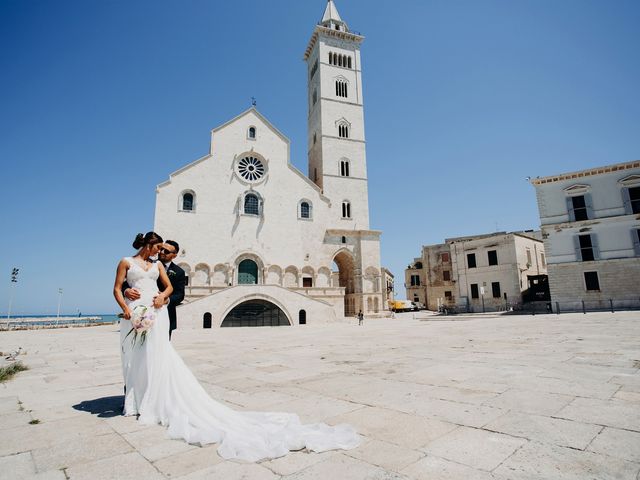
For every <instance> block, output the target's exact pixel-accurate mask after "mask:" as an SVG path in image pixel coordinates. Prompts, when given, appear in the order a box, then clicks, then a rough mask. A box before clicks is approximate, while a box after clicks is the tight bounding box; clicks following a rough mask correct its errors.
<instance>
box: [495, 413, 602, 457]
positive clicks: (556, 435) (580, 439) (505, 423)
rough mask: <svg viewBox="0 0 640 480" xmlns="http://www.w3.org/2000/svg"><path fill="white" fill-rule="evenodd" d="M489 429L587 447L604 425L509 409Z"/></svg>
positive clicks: (528, 437)
mask: <svg viewBox="0 0 640 480" xmlns="http://www.w3.org/2000/svg"><path fill="white" fill-rule="evenodd" d="M484 428H485V429H486V430H491V431H494V432H499V433H505V434H507V435H512V436H515V437H522V438H527V439H530V440H536V441H538V442H546V443H553V444H554V445H559V446H561V447H570V448H576V449H578V450H584V449H585V448H587V445H589V443H590V442H591V441H592V440H593V439H594V438H595V437H596V436H597V435H598V433H600V431H601V430H602V427H601V426H600V425H592V424H587V423H581V422H575V421H571V420H563V419H559V418H551V417H545V416H541V415H530V414H526V413H520V412H508V413H506V414H504V415H503V416H501V417H500V418H497V419H496V420H494V421H492V422H489V423H488V424H487V425H485V426H484Z"/></svg>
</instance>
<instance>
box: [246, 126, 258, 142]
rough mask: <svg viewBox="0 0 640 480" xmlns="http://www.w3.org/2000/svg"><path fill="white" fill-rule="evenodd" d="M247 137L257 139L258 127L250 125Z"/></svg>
mask: <svg viewBox="0 0 640 480" xmlns="http://www.w3.org/2000/svg"><path fill="white" fill-rule="evenodd" d="M247 138H249V139H250V140H255V139H256V127H249V131H248V132H247Z"/></svg>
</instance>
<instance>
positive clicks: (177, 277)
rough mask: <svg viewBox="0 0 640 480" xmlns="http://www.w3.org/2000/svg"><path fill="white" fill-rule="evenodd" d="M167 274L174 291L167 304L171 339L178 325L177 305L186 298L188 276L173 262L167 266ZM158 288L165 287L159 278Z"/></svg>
mask: <svg viewBox="0 0 640 480" xmlns="http://www.w3.org/2000/svg"><path fill="white" fill-rule="evenodd" d="M167 276H168V277H169V281H170V282H171V286H172V287H173V293H172V294H171V296H170V297H169V305H167V310H168V311H169V340H171V332H173V331H174V330H175V329H176V327H177V326H178V322H177V317H176V307H177V306H178V305H180V304H181V303H182V300H184V287H185V284H186V283H187V277H186V275H185V274H184V270H183V269H182V268H180V267H179V266H178V265H176V264H175V263H173V262H171V263H170V264H169V266H168V267H167ZM158 288H159V289H160V290H162V289H163V286H162V283H161V282H160V280H158Z"/></svg>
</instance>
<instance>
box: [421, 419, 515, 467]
mask: <svg viewBox="0 0 640 480" xmlns="http://www.w3.org/2000/svg"><path fill="white" fill-rule="evenodd" d="M526 443H527V440H526V439H522V438H517V437H512V436H509V435H503V434H500V433H495V432H489V431H487V430H481V429H478V428H469V427H458V428H457V429H455V430H454V431H453V432H451V433H448V434H446V435H444V436H442V437H440V438H438V439H437V440H434V441H433V442H431V443H429V444H428V445H427V446H426V447H424V448H423V450H424V451H425V452H426V453H428V454H430V455H435V456H437V457H441V458H445V459H447V460H451V461H453V462H457V463H461V464H463V465H468V466H470V467H473V468H476V469H479V470H486V471H491V470H493V469H494V468H496V467H497V466H498V465H500V464H501V463H502V462H504V461H505V460H506V459H507V458H509V457H510V456H511V455H512V454H513V453H514V452H515V451H516V450H518V449H519V448H520V447H522V446H523V445H524V444H526Z"/></svg>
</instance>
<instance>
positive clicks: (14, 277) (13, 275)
mask: <svg viewBox="0 0 640 480" xmlns="http://www.w3.org/2000/svg"><path fill="white" fill-rule="evenodd" d="M18 272H20V269H19V268H17V267H13V269H12V270H11V287H10V288H11V291H10V292H9V308H8V309H7V320H8V319H10V318H11V304H12V303H13V292H14V291H15V287H16V283H18Z"/></svg>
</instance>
